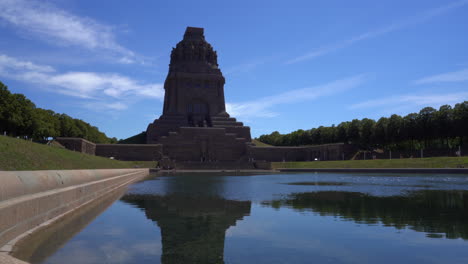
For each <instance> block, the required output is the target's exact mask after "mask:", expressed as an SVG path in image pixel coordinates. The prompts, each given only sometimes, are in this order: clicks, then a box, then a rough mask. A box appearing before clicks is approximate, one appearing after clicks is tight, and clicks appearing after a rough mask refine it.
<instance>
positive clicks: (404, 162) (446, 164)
mask: <svg viewBox="0 0 468 264" xmlns="http://www.w3.org/2000/svg"><path fill="white" fill-rule="evenodd" d="M272 166H273V168H275V169H278V168H314V169H315V168H317V169H318V168H324V169H329V168H458V167H460V166H463V167H465V168H468V157H460V158H457V157H437V158H423V159H420V158H413V159H392V160H387V159H385V160H383V159H380V160H339V161H303V162H273V163H272Z"/></svg>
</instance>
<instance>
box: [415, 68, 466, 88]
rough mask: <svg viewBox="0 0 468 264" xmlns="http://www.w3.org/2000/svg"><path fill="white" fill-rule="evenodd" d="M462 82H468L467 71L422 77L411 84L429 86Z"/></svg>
mask: <svg viewBox="0 0 468 264" xmlns="http://www.w3.org/2000/svg"><path fill="white" fill-rule="evenodd" d="M462 81H468V69H463V70H460V71H454V72H447V73H442V74H437V75H433V76H428V77H424V78H422V79H419V80H416V81H414V82H413V83H414V84H431V83H446V82H462Z"/></svg>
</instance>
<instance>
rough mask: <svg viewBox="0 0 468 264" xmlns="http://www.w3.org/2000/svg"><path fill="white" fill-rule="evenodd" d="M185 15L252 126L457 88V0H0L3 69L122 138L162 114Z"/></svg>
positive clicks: (17, 85)
mask: <svg viewBox="0 0 468 264" xmlns="http://www.w3.org/2000/svg"><path fill="white" fill-rule="evenodd" d="M187 26H193V27H203V28H204V29H205V38H206V40H207V41H208V42H209V43H211V45H212V46H213V47H214V49H215V50H216V51H217V52H218V64H219V67H220V69H221V71H222V72H223V75H224V77H225V78H226V84H225V87H224V89H225V97H226V103H227V110H228V113H229V114H230V115H231V116H233V117H236V118H237V119H238V120H239V121H242V122H244V124H246V125H248V126H250V127H251V132H252V136H254V137H258V136H260V135H261V134H269V133H271V132H273V131H279V132H281V133H289V132H291V131H294V130H297V129H311V128H313V127H319V126H322V125H323V126H331V125H333V124H335V125H337V124H339V123H341V122H343V121H350V120H352V119H356V118H358V119H362V118H365V117H367V118H373V119H378V118H380V117H382V116H390V115H391V114H400V115H406V114H408V113H412V112H418V111H419V110H420V109H421V108H423V107H426V106H431V107H434V108H436V109H437V108H438V107H440V106H441V105H444V104H450V105H452V106H453V105H454V104H456V103H459V102H463V101H465V100H468V49H467V47H468V0H453V1H452V0H423V1H422V0H413V1H407V0H404V1H400V0H392V1H390V0H389V1H372V0H354V1H335V0H326V1H325V0H323V1H293V0H291V1H275V0H269V1H252V0H250V1H243V0H236V1H219V0H217V1H162V0H161V1H151V0H140V1H130V0H121V1H114V0H100V1H91V0H41V1H35V0H0V81H2V82H3V83H4V84H5V85H7V86H8V87H9V89H10V90H11V91H12V92H14V93H22V94H24V95H26V96H27V97H28V98H29V99H31V100H32V101H33V102H34V103H35V104H36V106H37V107H40V108H45V109H51V110H53V111H55V112H58V113H65V114H68V115H70V116H72V117H74V118H79V119H82V120H84V121H86V122H88V123H90V124H92V125H94V126H97V127H98V128H99V129H100V130H101V131H103V132H105V133H106V134H107V136H109V137H117V138H119V139H122V138H127V137H130V136H132V135H135V134H137V133H140V132H142V131H145V130H146V127H147V125H148V124H149V123H150V122H152V121H153V120H154V119H156V118H158V117H159V116H160V115H161V113H162V106H163V98H164V88H163V84H164V80H165V78H166V75H167V71H168V64H169V60H170V52H171V49H172V47H175V45H176V44H177V43H178V42H179V41H180V40H182V37H183V34H184V31H185V29H186V27H187Z"/></svg>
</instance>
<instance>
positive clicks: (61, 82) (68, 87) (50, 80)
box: [0, 54, 164, 110]
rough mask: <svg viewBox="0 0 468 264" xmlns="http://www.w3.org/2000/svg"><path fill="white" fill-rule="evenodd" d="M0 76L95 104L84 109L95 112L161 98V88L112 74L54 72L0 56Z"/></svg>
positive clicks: (50, 69) (153, 84)
mask: <svg viewBox="0 0 468 264" xmlns="http://www.w3.org/2000/svg"><path fill="white" fill-rule="evenodd" d="M0 76H2V77H6V78H11V79H16V80H20V81H24V82H29V83H34V84H37V86H38V87H39V88H43V89H46V90H48V91H52V92H55V93H61V94H65V95H69V96H73V97H78V98H83V99H93V100H95V101H92V102H86V103H85V104H84V106H88V108H89V106H91V107H93V108H96V109H109V110H124V109H126V108H127V107H128V106H127V104H126V103H125V102H126V101H128V100H130V99H132V100H133V99H143V98H156V99H162V98H164V89H163V85H162V84H159V83H149V84H147V83H141V82H139V81H137V80H134V79H132V78H129V77H127V76H123V75H120V74H116V73H96V72H65V73H60V72H57V71H56V70H55V69H54V68H52V67H50V66H47V65H37V64H34V63H32V62H29V61H22V60H19V59H17V58H13V57H9V56H6V55H1V54H0Z"/></svg>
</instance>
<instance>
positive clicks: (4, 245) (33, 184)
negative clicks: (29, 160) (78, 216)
mask: <svg viewBox="0 0 468 264" xmlns="http://www.w3.org/2000/svg"><path fill="white" fill-rule="evenodd" d="M148 174H149V169H104V170H61V171H57V170H53V171H21V172H14V171H0V179H2V185H0V263H25V262H19V261H16V259H15V258H12V257H11V256H9V255H8V253H9V252H10V251H11V250H12V248H13V245H14V244H15V243H16V242H18V241H19V240H20V239H22V238H24V237H25V236H27V235H28V234H30V233H31V232H33V231H36V230H38V229H39V228H40V227H42V226H44V225H48V224H51V223H53V222H54V221H57V220H58V219H59V218H61V217H62V216H64V215H66V214H68V213H70V212H73V211H75V210H76V209H78V208H80V207H82V206H84V205H86V204H88V203H90V202H92V201H95V200H97V199H99V198H100V197H102V196H104V195H106V194H107V193H109V192H112V191H114V190H116V189H118V188H122V187H123V186H126V185H129V184H131V183H133V182H136V181H138V180H141V179H143V178H144V177H146V176H148ZM62 186H65V187H62ZM15 261H16V262H15Z"/></svg>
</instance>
